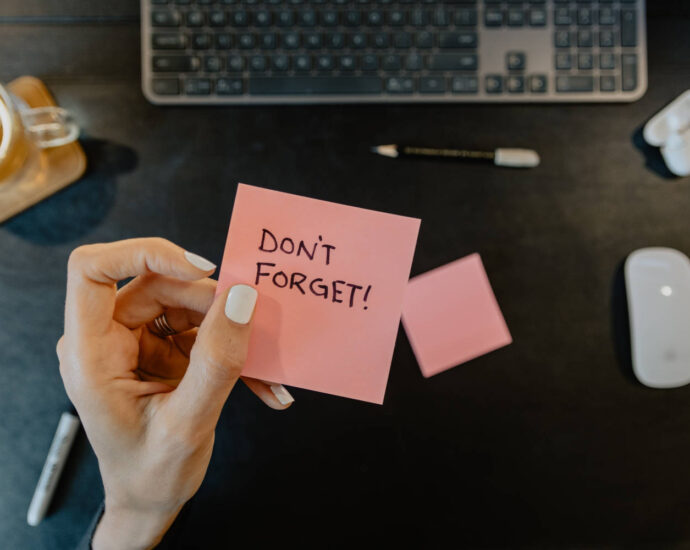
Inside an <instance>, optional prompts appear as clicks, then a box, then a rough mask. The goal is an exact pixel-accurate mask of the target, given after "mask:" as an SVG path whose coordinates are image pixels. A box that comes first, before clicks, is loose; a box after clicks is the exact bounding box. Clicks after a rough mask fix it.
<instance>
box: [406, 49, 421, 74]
mask: <svg viewBox="0 0 690 550" xmlns="http://www.w3.org/2000/svg"><path fill="white" fill-rule="evenodd" d="M405 68H406V69H407V70H408V71H421V70H422V69H423V68H424V58H423V57H422V56H421V55H419V54H417V53H412V54H410V55H408V56H407V57H406V58H405Z"/></svg>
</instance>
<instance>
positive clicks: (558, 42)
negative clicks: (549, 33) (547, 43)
mask: <svg viewBox="0 0 690 550" xmlns="http://www.w3.org/2000/svg"><path fill="white" fill-rule="evenodd" d="M553 42H554V45H555V46H556V47H557V48H569V47H570V31H562V30H559V31H556V32H555V33H554V35H553Z"/></svg>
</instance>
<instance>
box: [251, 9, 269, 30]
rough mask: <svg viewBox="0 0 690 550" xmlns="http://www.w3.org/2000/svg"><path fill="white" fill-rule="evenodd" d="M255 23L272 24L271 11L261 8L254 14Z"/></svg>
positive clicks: (259, 24) (265, 25) (266, 25)
mask: <svg viewBox="0 0 690 550" xmlns="http://www.w3.org/2000/svg"><path fill="white" fill-rule="evenodd" d="M254 24H255V25H256V26H257V27H270V26H271V12H270V11H268V10H259V11H257V12H256V14H255V15H254Z"/></svg>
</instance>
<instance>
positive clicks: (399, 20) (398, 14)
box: [388, 10, 405, 27]
mask: <svg viewBox="0 0 690 550" xmlns="http://www.w3.org/2000/svg"><path fill="white" fill-rule="evenodd" d="M388 23H389V24H390V25H392V26H394V27H400V26H402V25H404V24H405V12H404V11H402V10H392V11H391V12H389V14H388Z"/></svg>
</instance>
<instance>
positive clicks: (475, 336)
mask: <svg viewBox="0 0 690 550" xmlns="http://www.w3.org/2000/svg"><path fill="white" fill-rule="evenodd" d="M402 321H403V326H404V327H405V332H406V333H407V338H408V339H409V341H410V344H411V345H412V350H413V351H414V354H415V357H416V358H417V363H419V368H420V369H421V371H422V374H423V375H424V376H425V377H427V378H428V377H429V376H433V375H434V374H438V373H439V372H442V371H444V370H447V369H450V368H451V367H454V366H456V365H459V364H460V363H464V362H465V361H469V360H470V359H474V358H475V357H478V356H480V355H483V354H485V353H488V352H490V351H493V350H495V349H497V348H500V347H503V346H506V345H508V344H510V343H511V342H512V341H513V340H512V338H511V336H510V332H509V331H508V327H507V326H506V323H505V321H504V319H503V315H502V314H501V310H500V309H499V307H498V303H497V302H496V298H495V296H494V293H493V291H492V290H491V285H490V284H489V279H488V277H487V276H486V272H485V271H484V266H483V265H482V260H481V258H480V257H479V254H471V255H470V256H466V257H465V258H461V259H460V260H456V261H454V262H451V263H449V264H446V265H444V266H441V267H439V268H436V269H433V270H432V271H428V272H426V273H424V274H422V275H419V276H417V277H414V278H413V279H411V280H410V282H409V283H408V285H407V292H406V293H405V303H404V305H403V313H402Z"/></svg>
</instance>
